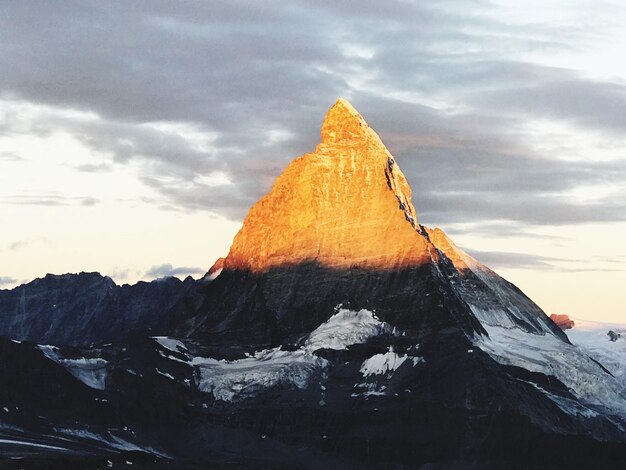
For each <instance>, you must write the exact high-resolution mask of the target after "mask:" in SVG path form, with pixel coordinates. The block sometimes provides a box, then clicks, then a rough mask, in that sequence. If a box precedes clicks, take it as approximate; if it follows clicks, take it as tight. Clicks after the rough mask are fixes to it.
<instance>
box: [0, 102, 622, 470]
mask: <svg viewBox="0 0 626 470" xmlns="http://www.w3.org/2000/svg"><path fill="white" fill-rule="evenodd" d="M411 199H412V197H411V188H410V186H409V185H408V183H407V181H406V178H405V177H404V175H403V173H402V171H401V170H400V168H399V165H398V163H397V162H396V161H395V159H394V157H393V156H392V155H390V153H389V152H388V151H387V149H386V148H385V146H384V145H383V143H382V141H381V140H380V138H379V137H378V136H377V135H376V133H375V132H374V131H373V130H372V129H371V128H369V126H368V125H367V123H366V122H365V120H364V119H363V118H362V116H361V115H360V114H359V113H358V112H357V111H356V110H355V109H354V108H353V107H352V106H351V105H350V104H349V103H348V102H347V101H345V100H342V99H340V100H338V101H337V103H336V104H335V105H334V106H333V107H332V108H331V109H330V110H329V111H328V113H327V115H326V117H325V119H324V122H323V124H322V133H321V143H320V144H319V145H318V146H317V148H316V149H315V151H314V152H312V153H309V154H306V155H304V156H301V157H299V158H297V159H295V160H294V161H293V162H292V163H291V164H290V165H289V166H288V167H287V168H286V170H285V171H284V173H283V174H282V175H281V176H279V177H278V178H277V180H276V183H275V184H274V186H273V188H272V189H271V190H270V192H269V193H268V194H267V195H266V196H264V197H263V198H262V199H260V200H259V201H258V202H257V203H256V204H255V205H254V206H253V207H252V208H251V209H250V212H249V214H248V215H247V217H246V218H245V220H244V222H243V225H242V228H241V230H240V231H239V233H238V234H237V235H236V237H235V239H234V241H233V244H232V246H231V249H230V252H229V254H228V255H227V256H226V258H225V259H224V260H223V261H219V262H218V263H216V265H215V266H214V268H212V269H211V270H210V272H209V273H207V275H206V278H207V279H206V280H205V281H203V282H202V283H201V285H200V286H196V287H194V286H193V285H192V284H191V283H190V282H187V281H186V283H187V284H189V289H190V290H189V291H188V292H187V293H182V294H181V296H182V297H180V298H178V297H177V296H172V297H170V296H168V295H167V294H164V293H163V292H162V291H161V290H159V289H161V287H160V286H161V285H160V284H158V283H156V284H154V286H153V287H151V289H154V290H153V292H152V294H151V295H154V296H156V297H155V298H156V299H159V300H160V301H159V302H157V301H155V302H154V304H150V305H151V307H150V309H148V308H146V310H145V311H146V312H148V311H150V312H152V313H151V314H152V315H154V316H155V318H158V319H159V323H160V324H161V322H164V323H165V326H162V328H163V329H162V330H159V331H164V332H166V333H163V334H159V335H158V336H157V334H156V333H155V330H154V329H153V330H152V332H150V333H146V331H147V328H146V327H147V325H148V323H146V325H143V326H144V328H143V330H140V331H135V332H131V333H128V334H126V335H120V337H119V338H117V339H116V340H115V341H111V344H106V342H103V341H100V342H97V347H76V345H74V346H67V345H59V346H58V347H54V346H50V345H43V344H35V343H36V342H39V343H41V342H42V341H40V340H39V339H36V338H35V337H36V336H37V335H38V336H37V337H38V338H44V337H45V336H42V335H45V332H44V330H43V329H41V330H38V331H39V332H38V333H37V335H33V336H31V338H32V339H34V340H35V343H34V342H15V341H12V340H8V339H5V340H2V341H0V383H2V384H11V386H10V387H7V386H5V387H4V388H0V401H2V403H0V406H2V407H3V409H4V414H2V413H1V412H0V424H1V425H0V454H4V455H8V456H13V457H16V456H17V457H20V458H22V460H20V463H19V464H20V465H21V466H23V467H26V466H28V465H31V468H37V465H41V463H42V462H44V464H45V465H47V467H45V466H44V467H43V468H49V467H50V466H51V465H53V464H54V465H56V466H57V468H82V467H86V466H93V467H98V468H99V467H102V468H104V467H105V466H108V464H109V463H111V465H115V466H117V465H118V463H125V462H126V461H127V460H128V461H129V462H130V463H132V464H133V465H135V467H134V468H137V467H140V468H141V467H142V466H143V468H156V467H157V466H167V465H170V464H171V465H181V466H192V467H194V466H195V468H206V467H211V468H311V469H316V468H346V469H348V468H359V469H361V468H481V469H482V468H590V467H594V468H608V467H620V466H623V465H626V452H625V451H626V437H625V433H624V426H626V392H625V391H624V390H625V388H624V384H623V382H621V381H620V378H619V376H617V375H616V370H615V369H613V368H612V366H608V367H607V366H605V365H604V364H603V361H604V359H605V357H602V356H598V355H593V354H591V353H590V352H589V350H587V349H583V348H581V347H580V346H577V343H576V342H575V341H574V342H573V344H572V341H570V339H569V338H568V336H567V335H566V334H565V333H564V332H563V331H562V330H561V329H560V328H559V327H558V326H557V325H556V324H555V323H554V322H553V321H552V320H551V319H550V318H549V317H548V316H546V315H545V313H544V312H543V311H542V310H541V309H540V308H539V307H538V306H537V305H536V304H534V303H533V302H532V301H531V300H530V299H529V298H528V297H526V296H525V295H524V294H523V293H522V292H521V291H520V290H519V289H518V288H516V287H515V286H514V285H512V284H511V283H509V282H507V281H506V280H505V279H503V278H501V277H500V276H499V275H498V274H496V273H495V272H493V271H492V270H490V269H489V268H488V267H486V266H484V265H482V264H481V263H480V262H478V261H477V260H475V259H474V258H472V257H471V256H469V255H467V254H466V253H465V252H463V251H462V250H461V249H459V248H458V247H457V246H456V245H455V244H454V243H453V241H452V240H451V239H450V238H449V237H448V236H447V235H446V234H445V233H444V232H443V231H442V230H440V229H431V228H428V227H425V226H423V225H422V224H420V222H419V221H418V217H417V212H416V210H415V208H414V207H413V204H412V201H411ZM209 280H210V282H208V281H209ZM100 282H103V281H100ZM96 284H98V283H96ZM105 284H106V282H105ZM181 284H183V285H184V284H185V283H181ZM87 290H88V289H87ZM183 290H184V289H183ZM49 291H51V292H52V291H54V288H53V287H47V288H46V289H43V290H42V294H41V295H43V296H44V297H45V296H48V297H50V296H52V297H54V296H56V297H54V298H55V299H56V298H57V297H59V295H58V294H50V293H48V292H49ZM80 292H83V290H80ZM96 292H100V290H99V289H96ZM177 292H178V291H177ZM5 295H6V294H5ZM11 295H14V294H11ZM99 295H100V294H99ZM133 295H134V294H133ZM48 297H46V298H48ZM66 297H67V298H69V299H72V298H74V295H69V294H68V295H67V296H66ZM139 297H140V296H139ZM16 298H17V297H15V295H14V297H12V299H13V301H12V302H13V303H14V302H15V299H16ZM99 298H100V297H99V296H98V295H96V296H90V297H89V299H90V300H89V301H85V304H84V306H86V305H87V304H89V305H90V306H91V307H89V309H92V308H93V305H98V301H96V300H95V299H99ZM147 298H148V296H146V297H144V298H143V299H144V300H143V302H147V300H146V299H147ZM150 298H152V297H150ZM13 303H11V304H10V305H13ZM142 305H144V304H142ZM145 305H147V304H145ZM84 308H86V307H84ZM84 308H83V310H84ZM89 309H88V310H89ZM83 310H81V309H74V310H71V311H72V312H74V313H72V314H69V313H68V314H67V315H66V316H65V317H64V320H63V323H65V324H67V325H71V324H72V321H74V320H73V318H75V321H77V322H78V324H79V325H82V326H80V328H78V329H77V330H76V331H74V332H71V333H68V336H66V337H65V338H64V341H65V342H66V343H68V344H71V342H72V337H73V335H76V334H78V333H77V331H92V330H90V327H88V326H86V325H89V324H90V322H89V321H86V322H82V323H81V319H82V317H81V315H80V313H81V311H83ZM41 311H42V312H43V313H41V314H42V315H45V314H46V312H44V310H43V309H42V310H41ZM68 311H69V310H68ZM89 311H91V310H89ZM125 314H126V313H120V314H119V315H121V316H123V315H125ZM73 316H74V317H73ZM149 316H150V314H149V313H146V315H145V316H144V318H148V317H149ZM11 318H13V317H11ZM131 318H135V317H131ZM47 321H50V320H47ZM576 323H577V325H578V324H579V323H578V322H576ZM25 324H26V323H25ZM135 324H139V325H140V324H141V322H139V321H137V322H136V323H135ZM101 328H102V331H101V332H100V334H101V335H102V336H104V335H108V334H110V333H108V332H107V331H105V328H106V325H103V326H102V327H101ZM56 329H57V330H59V329H61V327H57V328H56ZM94 331H95V330H94ZM572 331H575V329H574V330H572ZM94 334H96V335H97V333H95V332H94ZM74 341H75V340H74ZM611 344H615V345H619V344H621V343H620V340H618V341H616V342H615V343H611ZM38 383H44V384H45V386H44V387H42V388H38V387H37V384H38ZM42 459H43V460H42ZM0 463H1V462H0ZM81 466H82V467H81ZM39 468H42V467H41V466H40V467H39Z"/></svg>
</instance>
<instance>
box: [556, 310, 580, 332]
mask: <svg viewBox="0 0 626 470" xmlns="http://www.w3.org/2000/svg"><path fill="white" fill-rule="evenodd" d="M550 320H552V321H553V322H554V323H556V325H557V326H558V327H559V328H561V329H562V330H569V329H572V328H574V326H576V323H575V322H574V320H572V319H571V318H570V317H569V316H567V315H564V314H557V313H553V314H552V315H550Z"/></svg>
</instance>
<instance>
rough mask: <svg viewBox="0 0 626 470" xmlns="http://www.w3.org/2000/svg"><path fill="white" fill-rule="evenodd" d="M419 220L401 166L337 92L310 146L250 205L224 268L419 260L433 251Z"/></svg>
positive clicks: (394, 265) (385, 265)
mask: <svg viewBox="0 0 626 470" xmlns="http://www.w3.org/2000/svg"><path fill="white" fill-rule="evenodd" d="M416 227H417V216H416V214H415V209H414V208H413V204H412V203H411V188H410V187H409V185H408V183H407V181H406V178H405V177H404V175H403V173H402V171H401V170H400V168H399V167H398V166H397V164H396V162H395V160H394V158H393V156H392V155H391V154H390V153H389V152H388V151H387V149H386V148H385V146H384V145H383V143H382V142H381V140H380V138H379V137H378V135H376V133H375V132H374V131H373V130H372V129H370V127H369V126H368V125H367V123H366V122H365V120H364V119H363V118H362V117H361V115H360V114H359V113H358V112H357V111H356V110H355V109H354V108H353V107H352V106H351V105H350V104H349V103H348V102H347V101H345V100H342V99H340V100H339V101H337V103H336V104H335V105H334V106H333V107H332V108H331V109H330V110H329V111H328V113H327V115H326V118H325V120H324V124H323V125H322V142H321V143H320V144H319V145H318V147H317V149H316V150H315V152H313V153H309V154H307V155H304V156H302V157H299V158H297V159H295V160H294V161H293V162H292V163H291V164H290V165H289V166H288V167H287V168H286V169H285V171H284V172H283V174H282V175H280V176H279V177H278V179H277V180H276V183H275V184H274V187H273V188H272V191H270V193H269V194H267V195H266V196H265V197H263V198H262V199H261V200H259V202H257V203H256V204H255V205H254V206H253V207H252V208H251V209H250V212H249V213H248V216H247V217H246V219H245V220H244V223H243V227H242V229H241V230H240V231H239V233H238V234H237V236H236V237H235V240H234V241H233V244H232V247H231V249H230V253H229V254H228V257H227V258H226V261H225V263H224V268H225V269H226V270H230V271H233V270H248V271H251V272H253V273H261V272H265V271H267V270H269V269H271V268H284V267H286V266H290V265H292V266H293V265H297V264H301V263H306V262H313V261H314V262H315V263H317V264H319V265H320V266H323V267H328V268H337V269H341V268H352V267H359V268H369V269H385V270H390V269H402V268H409V267H416V266H421V265H423V264H425V263H427V262H428V261H429V260H430V254H429V252H428V248H429V247H428V245H427V243H426V240H425V239H424V238H423V237H422V236H421V235H420V234H419V233H418V232H417V231H416V230H415V228H416Z"/></svg>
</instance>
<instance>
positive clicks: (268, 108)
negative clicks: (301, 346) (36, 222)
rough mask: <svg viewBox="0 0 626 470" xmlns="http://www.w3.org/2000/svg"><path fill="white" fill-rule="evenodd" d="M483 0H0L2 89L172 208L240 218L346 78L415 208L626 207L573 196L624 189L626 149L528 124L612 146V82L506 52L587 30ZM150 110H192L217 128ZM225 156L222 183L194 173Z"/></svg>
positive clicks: (571, 210) (471, 211) (543, 212)
mask: <svg viewBox="0 0 626 470" xmlns="http://www.w3.org/2000/svg"><path fill="white" fill-rule="evenodd" d="M491 8H492V7H491V5H490V4H489V3H488V2H483V1H472V2H446V3H445V4H441V5H439V4H438V5H437V6H435V5H431V4H428V2H415V3H410V2H400V1H397V2H396V1H391V2H385V4H384V6H382V4H381V3H380V2H362V3H360V4H359V6H358V8H355V7H354V4H351V3H349V2H346V3H344V2H330V1H323V2H304V1H295V2H288V3H284V4H283V5H282V7H278V8H277V7H276V6H275V5H273V6H272V7H269V6H265V5H264V4H262V3H258V2H252V1H242V0H238V1H232V0H231V1H214V2H210V3H205V2H199V1H198V2H196V1H184V2H182V3H179V4H177V5H176V6H173V5H172V4H171V3H169V2H165V1H150V2H133V3H132V4H129V3H128V2H122V1H113V2H107V3H106V4H102V3H98V2H78V1H76V2H74V1H64V2H55V4H54V5H50V4H48V3H45V2H42V3H41V4H40V5H39V6H38V8H33V7H32V4H30V5H28V4H26V3H25V2H5V3H3V4H2V5H0V31H2V49H1V50H0V68H1V69H2V70H3V73H2V74H1V75H0V97H4V98H5V99H15V100H24V101H27V102H34V103H41V104H45V105H48V106H51V111H50V112H49V113H48V114H47V115H46V116H44V117H42V119H40V120H39V121H37V122H32V123H30V126H31V127H30V128H29V129H26V131H28V132H30V133H35V134H38V135H45V134H47V133H50V132H52V131H53V130H54V129H58V128H60V129H63V130H65V131H67V132H70V133H71V134H73V135H74V136H75V137H77V138H79V139H80V140H81V142H83V143H84V144H85V145H87V146H88V147H89V148H91V149H93V150H96V151H98V152H101V153H103V154H105V155H108V156H109V157H110V161H105V162H98V163H93V162H86V163H85V164H83V165H80V166H79V167H78V169H79V170H80V171H87V172H93V171H108V170H109V169H110V168H111V165H113V164H116V165H124V164H126V163H128V162H130V161H138V162H141V164H142V165H143V166H142V175H143V177H142V182H143V183H144V184H146V185H147V186H149V187H151V188H153V189H154V190H156V191H157V192H158V193H159V194H160V195H161V196H162V197H163V198H164V199H165V200H166V201H167V203H166V204H165V205H164V206H163V207H164V208H166V209H168V210H172V209H173V210H190V209H192V210H205V211H208V212H210V213H217V214H221V215H225V216H227V217H230V218H232V219H241V218H242V217H243V216H244V214H245V212H246V211H247V209H248V208H249V206H250V205H251V204H252V203H253V202H254V201H255V200H256V199H258V198H259V197H260V196H261V195H262V194H263V193H264V192H266V191H267V190H268V189H269V187H270V185H271V183H272V181H273V179H274V178H275V177H276V176H277V175H278V174H279V173H280V171H281V170H282V169H283V168H284V166H285V165H286V164H287V163H288V162H289V161H290V160H291V159H292V158H293V157H295V156H297V155H300V154H303V153H305V152H307V151H310V150H312V149H313V148H314V146H315V144H316V143H317V140H318V135H319V134H318V132H319V125H320V122H321V119H322V116H323V115H324V113H325V111H326V109H327V108H328V106H330V105H331V104H332V103H333V102H334V100H335V99H336V98H337V97H338V96H346V97H347V98H349V99H351V101H352V102H353V104H355V106H356V107H357V108H358V109H359V110H360V111H361V112H362V114H364V116H365V117H366V119H367V120H368V121H369V122H370V124H371V125H372V126H373V127H374V128H375V129H376V130H378V131H379V133H380V134H381V136H382V138H383V140H384V141H385V143H386V144H387V145H388V146H389V148H390V150H391V151H392V153H394V154H395V155H396V157H397V159H398V161H399V163H400V165H401V167H402V168H403V170H404V172H405V173H406V175H407V177H408V179H409V181H410V182H411V183H412V186H413V190H414V202H415V205H416V208H417V210H418V212H419V213H420V215H421V219H422V221H424V222H425V223H428V224H441V225H443V226H444V227H445V226H446V225H454V224H459V223H464V222H472V223H479V225H481V227H482V230H483V231H485V230H487V231H489V233H490V234H492V235H502V236H508V235H510V234H513V233H519V232H520V231H526V229H527V228H528V227H535V226H542V225H554V224H570V223H585V222H592V221H601V222H611V221H623V220H626V203H623V202H621V201H624V200H626V198H624V197H621V198H620V197H616V196H615V195H612V196H607V197H602V198H598V199H596V200H593V201H591V202H584V201H580V200H577V199H575V198H573V197H571V196H569V193H570V192H571V191H572V190H574V189H576V188H579V187H581V186H594V185H596V186H611V185H613V186H616V187H617V188H622V189H623V188H624V181H625V179H624V176H625V175H626V160H625V159H620V160H617V161H613V162H608V161H603V162H593V161H592V160H590V159H586V160H585V159H581V160H579V161H569V162H564V161H561V160H557V159H555V158H554V157H553V156H552V155H549V154H545V153H544V151H540V150H537V149H535V148H533V147H532V145H531V144H530V143H529V142H528V136H527V135H526V133H525V131H523V130H521V129H522V127H523V124H524V123H526V122H527V121H529V120H533V119H552V120H556V121H558V122H564V123H567V124H568V125H571V126H575V127H574V128H575V129H580V130H582V131H587V132H591V131H593V132H597V133H599V135H601V136H603V137H604V140H605V141H606V143H607V145H616V146H619V145H623V144H624V142H626V132H625V131H626V121H625V119H626V118H624V113H623V112H622V111H623V109H624V105H626V87H625V86H624V84H623V83H619V82H615V83H613V82H608V81H604V82H602V81H593V80H590V79H587V78H585V77H583V76H581V75H580V74H578V73H577V72H574V71H572V70H567V69H562V68H556V67H546V66H541V65H537V64H532V63H529V62H527V61H524V60H517V59H516V58H517V57H519V55H518V54H516V53H517V52H518V51H520V50H533V49H541V50H553V51H571V50H572V47H573V46H572V44H575V43H576V42H577V41H579V40H581V38H582V39H588V38H589V36H591V35H593V34H595V33H594V32H593V31H590V30H589V28H582V27H581V26H579V25H577V24H572V25H569V26H568V25H563V24H560V25H558V27H556V26H555V27H554V28H551V27H550V26H549V25H545V24H542V25H534V24H526V25H524V26H515V25H511V24H502V23H499V22H498V21H496V20H495V19H494V16H493V15H490V14H488V13H490V12H491V10H490V9H491ZM57 108H58V109H60V108H63V109H67V108H71V109H74V110H78V111H83V112H88V113H93V114H94V115H95V116H96V117H95V118H94V117H91V118H86V117H85V116H82V115H80V114H76V113H74V114H72V113H67V112H64V113H62V112H55V109H57ZM12 121H13V120H12V119H11V116H5V119H4V120H3V119H2V117H1V116H0V133H5V134H6V133H7V132H16V131H17V130H16V129H15V128H12V127H11V126H10V123H11V122H12ZM154 123H176V124H179V125H186V126H190V127H191V128H192V129H195V131H196V132H197V133H199V134H201V135H204V136H206V137H207V142H208V143H207V144H206V145H202V146H198V145H197V142H194V140H193V139H190V138H189V137H188V136H185V135H181V134H177V133H176V132H168V131H164V130H163V129H162V128H160V127H158V126H154V125H153V124H154ZM22 130H23V131H24V129H22ZM276 136H279V137H282V138H276ZM216 171H219V172H222V173H224V174H225V175H227V176H228V179H229V180H230V181H231V182H232V184H224V185H214V184H210V183H207V182H206V181H205V180H203V179H201V178H198V176H199V175H205V176H206V175H210V174H211V173H213V172H216ZM620 194H621V193H620ZM2 202H5V203H6V202H7V201H2ZM96 202H97V201H96V200H94V199H92V198H89V197H88V196H85V197H83V198H78V199H77V200H76V201H68V200H65V199H62V198H58V197H50V196H42V197H38V196H32V197H30V196H29V197H28V198H25V197H22V198H17V199H15V200H14V201H13V203H18V204H26V203H29V204H32V203H36V204H42V205H62V204H67V203H72V204H73V203H78V204H87V205H89V204H93V203H96ZM535 261H536V262H538V260H535ZM527 262H530V261H529V260H527Z"/></svg>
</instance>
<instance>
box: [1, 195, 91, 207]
mask: <svg viewBox="0 0 626 470" xmlns="http://www.w3.org/2000/svg"><path fill="white" fill-rule="evenodd" d="M98 203H99V200H98V199H96V198H93V197H90V196H84V197H83V196H61V195H58V194H32V195H24V194H17V195H14V196H7V197H0V204H15V205H19V206H47V207H56V206H76V205H82V206H93V205H96V204H98Z"/></svg>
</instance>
